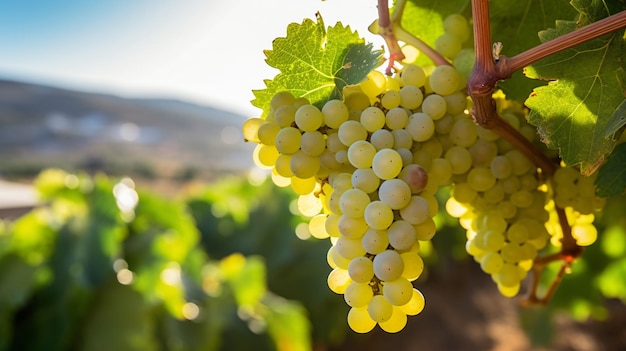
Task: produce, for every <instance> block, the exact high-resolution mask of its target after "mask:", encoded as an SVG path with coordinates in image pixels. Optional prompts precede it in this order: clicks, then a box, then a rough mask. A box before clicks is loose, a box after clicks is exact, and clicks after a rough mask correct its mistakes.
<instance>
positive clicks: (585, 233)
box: [572, 223, 598, 246]
mask: <svg viewBox="0 0 626 351" xmlns="http://www.w3.org/2000/svg"><path fill="white" fill-rule="evenodd" d="M572 237H574V239H576V244H577V245H579V246H589V245H591V244H593V243H594V242H596V239H597V238H598V230H597V229H596V227H594V226H593V224H590V223H586V224H575V225H573V226H572Z"/></svg>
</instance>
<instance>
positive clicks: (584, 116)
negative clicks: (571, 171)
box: [526, 4, 626, 174]
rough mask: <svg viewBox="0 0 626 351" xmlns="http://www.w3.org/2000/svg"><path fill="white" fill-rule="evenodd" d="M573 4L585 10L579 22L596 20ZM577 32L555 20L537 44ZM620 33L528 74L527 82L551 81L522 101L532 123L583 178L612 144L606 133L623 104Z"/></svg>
mask: <svg viewBox="0 0 626 351" xmlns="http://www.w3.org/2000/svg"><path fill="white" fill-rule="evenodd" d="M577 5H578V7H577V8H578V9H584V10H585V11H587V12H584V13H581V18H584V19H590V20H597V19H598V18H597V16H598V9H597V8H596V7H590V6H582V5H581V4H577ZM598 6H601V4H600V5H598ZM608 14H609V13H606V12H605V16H606V15H608ZM575 29H576V23H575V22H570V21H557V23H556V28H554V29H548V30H545V31H543V32H541V33H540V39H541V41H542V42H546V41H548V40H551V39H554V38H557V37H559V36H561V35H564V34H566V33H569V32H571V31H573V30H575ZM623 34H624V31H623V30H621V31H618V32H615V33H612V34H609V35H606V36H603V37H601V38H598V39H595V40H592V41H589V42H586V43H583V44H580V45H578V46H576V47H574V48H572V49H569V50H565V51H562V52H559V53H556V54H554V55H552V56H550V57H548V58H546V59H543V60H541V61H539V62H538V63H536V64H534V65H532V66H530V67H529V68H528V70H527V74H528V76H529V77H531V78H536V79H546V80H551V81H550V83H548V85H547V86H543V87H539V88H537V89H535V90H534V92H533V94H532V95H531V96H530V97H529V98H528V99H527V100H526V105H527V106H528V107H529V108H530V109H531V110H532V111H531V113H530V116H529V120H530V122H531V123H532V124H534V125H535V126H537V128H538V132H539V134H540V136H541V138H542V140H543V141H544V142H545V143H546V144H547V145H548V146H549V147H552V148H558V149H559V151H560V155H561V158H562V159H563V161H564V162H565V163H566V164H567V165H575V164H580V165H581V171H582V173H583V174H591V173H593V171H594V170H595V169H597V167H598V166H599V165H600V164H601V162H602V161H603V160H604V157H605V155H606V154H607V153H609V152H610V151H611V150H612V149H613V146H614V144H615V141H614V139H613V138H611V137H609V138H606V137H605V129H606V125H607V123H608V121H609V120H610V119H611V116H612V115H613V114H614V112H615V110H616V108H617V106H619V104H620V103H621V102H622V100H623V99H624V94H623V91H624V87H623V86H622V84H621V81H620V79H619V77H620V73H619V72H621V71H622V70H623V69H624V65H625V62H624V60H625V59H626V51H625V47H624V38H623Z"/></svg>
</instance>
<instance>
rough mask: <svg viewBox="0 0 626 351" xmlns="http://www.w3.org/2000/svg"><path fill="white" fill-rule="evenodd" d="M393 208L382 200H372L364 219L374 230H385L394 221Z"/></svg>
mask: <svg viewBox="0 0 626 351" xmlns="http://www.w3.org/2000/svg"><path fill="white" fill-rule="evenodd" d="M393 217H394V214H393V210H392V209H391V207H389V205H387V204H386V203H384V202H382V201H378V200H375V201H372V202H370V203H369V204H367V207H365V212H364V219H365V222H366V223H367V225H368V226H369V227H370V228H372V229H374V230H385V229H387V228H389V226H390V225H391V223H392V222H393Z"/></svg>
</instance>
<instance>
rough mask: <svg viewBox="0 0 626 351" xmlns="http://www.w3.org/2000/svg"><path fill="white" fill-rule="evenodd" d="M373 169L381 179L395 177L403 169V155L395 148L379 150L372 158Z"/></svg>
mask: <svg viewBox="0 0 626 351" xmlns="http://www.w3.org/2000/svg"><path fill="white" fill-rule="evenodd" d="M372 170H373V171H374V173H375V174H376V176H377V177H378V178H380V179H385V180H387V179H393V178H395V177H396V176H397V175H398V174H400V171H401V170H402V157H401V156H400V154H399V153H398V152H397V151H396V150H394V149H382V150H379V151H378V152H376V155H374V159H373V160H372Z"/></svg>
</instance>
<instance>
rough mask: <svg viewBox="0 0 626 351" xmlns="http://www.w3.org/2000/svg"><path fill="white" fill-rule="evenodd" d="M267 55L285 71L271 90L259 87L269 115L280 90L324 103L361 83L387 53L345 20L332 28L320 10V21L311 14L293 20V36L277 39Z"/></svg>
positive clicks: (262, 104)
mask: <svg viewBox="0 0 626 351" xmlns="http://www.w3.org/2000/svg"><path fill="white" fill-rule="evenodd" d="M265 55H266V57H267V60H266V62H267V64H268V65H270V66H271V67H274V68H277V69H279V70H280V73H279V74H278V75H276V77H274V79H273V80H266V81H265V85H266V86H267V88H266V89H263V90H254V91H253V93H254V96H255V99H254V100H253V101H252V104H253V105H254V106H256V107H258V108H260V109H262V110H263V116H266V115H267V114H268V112H269V109H270V101H271V99H272V96H273V95H274V94H276V93H277V92H279V91H284V90H286V91H289V92H291V93H292V94H294V95H295V96H296V97H305V98H307V99H308V100H309V101H310V102H311V103H312V104H315V105H318V106H320V105H321V104H323V103H324V102H326V101H327V100H328V99H331V98H340V97H341V89H342V88H343V87H344V86H346V85H350V84H357V83H360V82H361V81H362V80H363V79H365V77H366V76H367V74H368V73H369V72H370V71H371V70H372V69H374V68H376V67H377V66H378V65H380V63H381V52H379V51H372V45H371V44H366V43H365V42H364V40H363V39H362V38H360V37H359V35H358V33H357V32H353V31H352V30H351V29H350V27H349V26H348V27H344V26H343V24H341V22H339V23H337V24H336V25H335V26H334V27H329V28H328V30H326V29H325V27H324V22H323V21H322V18H321V16H319V15H318V18H317V23H316V22H313V21H312V20H310V19H305V20H304V21H303V22H302V24H297V23H291V24H290V25H289V26H288V27H287V36H286V37H284V38H277V39H275V40H274V42H273V43H272V50H266V51H265Z"/></svg>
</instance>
